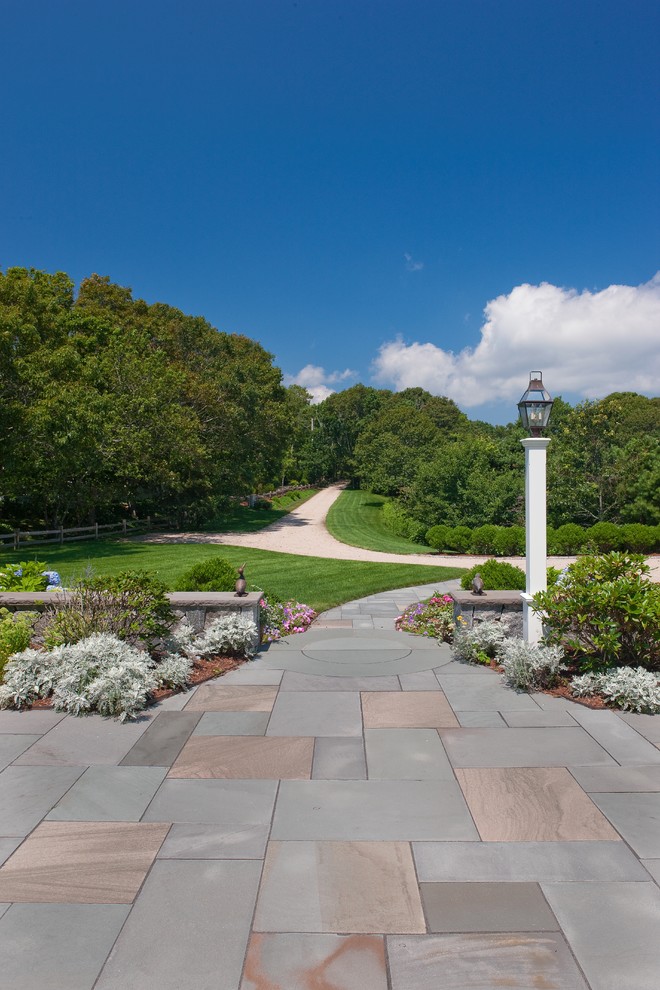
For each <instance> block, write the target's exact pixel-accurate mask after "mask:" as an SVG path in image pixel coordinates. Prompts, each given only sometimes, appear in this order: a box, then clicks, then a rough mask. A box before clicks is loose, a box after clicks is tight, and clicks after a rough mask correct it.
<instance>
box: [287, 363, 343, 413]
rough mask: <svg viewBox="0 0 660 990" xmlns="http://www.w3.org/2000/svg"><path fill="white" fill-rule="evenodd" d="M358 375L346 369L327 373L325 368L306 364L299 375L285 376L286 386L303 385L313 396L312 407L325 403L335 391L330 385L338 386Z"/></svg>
mask: <svg viewBox="0 0 660 990" xmlns="http://www.w3.org/2000/svg"><path fill="white" fill-rule="evenodd" d="M356 377H357V376H356V373H355V372H354V371H351V369H350V368H346V369H345V370H344V371H331V372H329V373H328V372H326V370H325V368H321V367H319V365H317V364H306V365H305V367H304V368H301V369H300V371H299V372H298V374H297V375H285V376H284V384H285V385H302V387H303V388H306V389H307V391H308V392H309V394H310V395H311V396H312V405H316V404H317V403H319V402H323V400H324V399H327V398H328V396H329V395H332V393H333V392H334V391H335V389H334V388H330V385H338V384H340V383H341V382H345V381H348V380H349V379H351V378H356Z"/></svg>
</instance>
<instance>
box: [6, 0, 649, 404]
mask: <svg viewBox="0 0 660 990" xmlns="http://www.w3.org/2000/svg"><path fill="white" fill-rule="evenodd" d="M0 11H1V13H2V37H1V40H0V66H1V68H0V77H2V91H3V93H4V98H3V103H2V110H1V111H0V114H1V123H0V139H1V141H2V155H1V158H0V188H2V190H3V193H2V209H1V211H0V267H2V268H3V269H6V268H7V267H10V266H12V265H26V266H35V267H37V268H43V269H46V270H50V271H54V270H64V271H67V272H69V274H70V275H71V276H72V277H73V278H75V279H76V280H80V279H81V278H83V277H84V276H85V275H88V274H90V273H91V272H99V273H101V274H107V275H110V277H111V278H112V279H113V280H114V281H117V282H119V283H121V284H124V285H130V286H132V288H133V290H134V294H135V295H136V296H138V297H141V298H144V299H146V300H147V301H149V302H154V301H156V300H159V301H163V302H167V303H170V304H172V305H174V306H178V307H180V308H181V309H183V310H184V311H186V312H189V313H195V314H201V315H203V316H205V317H206V318H207V319H209V320H210V321H211V322H212V323H213V324H214V325H215V326H217V327H218V328H220V329H222V330H227V331H232V332H233V331H235V332H242V333H246V334H248V335H249V336H251V337H254V338H255V339H257V340H259V341H260V342H261V343H262V344H263V345H264V346H265V347H266V348H268V349H269V350H270V351H272V352H273V353H274V354H275V356H276V360H277V363H278V365H279V366H280V367H281V368H282V369H283V371H284V372H285V373H286V374H287V375H288V376H289V378H287V381H290V380H299V381H301V383H303V384H306V385H310V386H312V387H313V388H315V389H316V390H317V392H316V394H317V395H318V396H321V395H323V394H325V391H327V390H328V389H335V388H342V387H345V386H346V385H350V384H352V383H353V382H355V381H358V380H359V381H363V382H365V383H373V384H379V385H381V386H383V387H389V388H403V387H406V386H408V385H410V384H420V385H423V386H424V387H427V388H429V389H430V390H431V391H434V392H437V393H439V394H450V395H452V397H454V398H455V399H456V400H457V401H458V402H459V404H460V405H461V406H462V407H463V408H465V409H466V410H467V411H468V412H469V413H470V415H473V416H479V417H480V418H491V419H493V420H495V421H497V420H507V419H510V418H512V415H513V413H514V412H515V410H514V408H513V405H512V404H515V402H516V401H517V399H518V398H519V396H520V394H521V393H522V391H523V390H524V387H525V384H526V378H527V372H528V371H529V370H530V369H532V368H534V369H536V368H537V367H540V368H541V369H542V370H544V372H545V380H546V384H547V386H548V388H549V389H550V391H551V392H553V393H554V394H563V395H564V396H565V397H567V398H571V399H577V398H580V397H582V396H585V395H586V396H591V397H595V396H597V395H601V394H606V393H607V392H608V391H612V390H613V389H614V388H621V389H625V388H630V389H635V390H637V391H643V392H646V393H647V394H657V391H658V390H657V384H656V383H657V380H658V375H659V374H660V363H659V362H660V356H659V355H660V346H659V344H658V341H660V280H658V279H654V276H655V274H656V272H657V271H658V269H659V268H660V262H659V259H658V230H659V229H660V224H659V221H660V197H659V195H658V174H659V170H658V166H659V164H660V154H659V150H660V134H659V128H658V91H659V89H658V83H659V82H660V79H659V71H658V59H657V38H658V29H659V27H660V7H658V4H657V3H656V2H655V0H653V2H651V0H631V2H630V3H627V4H624V3H621V2H620V0H616V2H612V0H570V2H568V0H463V2H459V0H453V2H447V0H373V2H372V0H296V2H281V0H234V2H226V0H214V2H207V0H189V2H187V3H181V2H172V0H158V2H153V0H142V2H141V0H132V2H130V3H128V2H125V0H112V2H111V3H107V2H104V3H101V2H98V0H85V2H77V0H76V2H67V0H62V2H58V3H57V4H55V3H53V2H52V0H49V2H44V0H35V2H32V3H30V4H24V5H21V4H16V3H8V2H7V0H2V2H1V3H0ZM347 372H348V373H347ZM475 400H478V401H475Z"/></svg>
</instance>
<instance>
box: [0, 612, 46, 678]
mask: <svg viewBox="0 0 660 990" xmlns="http://www.w3.org/2000/svg"><path fill="white" fill-rule="evenodd" d="M37 618H38V612H15V613H12V612H9V611H8V610H7V609H6V608H0V680H2V672H3V670H4V667H5V664H6V662H7V660H8V659H9V657H10V656H12V655H13V654H14V653H20V652H21V651H22V650H27V648H28V646H29V645H30V640H31V639H32V634H33V630H34V623H35V621H36V619H37Z"/></svg>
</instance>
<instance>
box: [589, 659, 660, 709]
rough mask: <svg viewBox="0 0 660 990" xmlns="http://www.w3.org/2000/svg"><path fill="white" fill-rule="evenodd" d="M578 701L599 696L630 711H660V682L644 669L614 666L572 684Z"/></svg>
mask: <svg viewBox="0 0 660 990" xmlns="http://www.w3.org/2000/svg"><path fill="white" fill-rule="evenodd" d="M571 691H572V692H573V694H574V695H575V696H576V697H577V698H583V697H585V696H588V695H593V694H599V695H601V696H602V697H603V698H605V699H606V700H607V701H609V702H610V703H611V704H613V705H615V706H616V707H617V708H622V709H623V711H627V712H646V713H648V714H654V713H657V712H660V679H659V678H658V676H657V674H654V673H652V672H651V671H649V670H645V669H644V668H643V667H611V668H610V669H609V670H605V671H603V672H602V673H600V674H583V675H581V676H580V677H574V678H573V679H572V681H571Z"/></svg>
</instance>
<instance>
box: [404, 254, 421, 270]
mask: <svg viewBox="0 0 660 990" xmlns="http://www.w3.org/2000/svg"><path fill="white" fill-rule="evenodd" d="M403 257H404V258H405V259H406V271H407V272H421V270H422V268H423V267H424V262H423V261H415V259H414V258H413V256H412V254H408V252H407V251H404V254H403Z"/></svg>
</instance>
